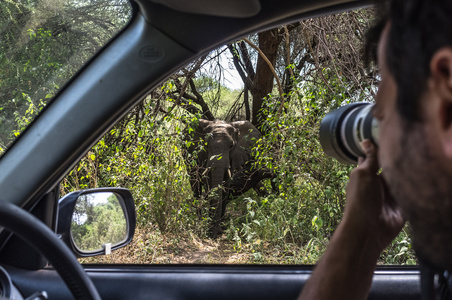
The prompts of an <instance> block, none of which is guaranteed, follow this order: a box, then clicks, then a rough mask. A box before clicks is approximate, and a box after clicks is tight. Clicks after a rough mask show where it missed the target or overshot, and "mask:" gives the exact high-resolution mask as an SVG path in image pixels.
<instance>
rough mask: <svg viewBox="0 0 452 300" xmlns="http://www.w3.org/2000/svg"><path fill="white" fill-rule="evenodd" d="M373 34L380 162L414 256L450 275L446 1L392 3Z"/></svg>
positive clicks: (451, 57) (451, 116)
mask: <svg viewBox="0 0 452 300" xmlns="http://www.w3.org/2000/svg"><path fill="white" fill-rule="evenodd" d="M383 12H384V14H383V16H382V18H381V21H380V22H379V23H378V24H377V26H376V27H375V29H374V30H372V31H371V34H370V39H369V42H368V45H372V44H374V45H375V40H376V38H377V39H378V41H379V42H378V47H377V57H378V63H379V66H380V72H381V83H380V87H379V91H378V95H377V100H376V102H377V104H376V107H375V117H376V118H377V119H378V120H379V123H380V140H379V144H380V145H379V159H380V164H381V166H382V168H383V176H384V177H385V179H386V181H387V183H388V185H389V188H390V191H391V193H392V195H393V196H394V198H395V199H396V201H397V202H398V203H399V205H400V206H401V207H402V209H403V212H404V214H405V216H406V218H407V220H408V221H410V223H411V226H412V230H413V239H414V245H415V248H416V250H417V252H418V254H419V255H420V257H421V258H422V257H427V258H428V260H430V262H431V263H433V264H435V265H438V266H441V267H446V268H449V269H452V255H451V253H452V18H450V16H451V15H452V1H451V0H442V1H440V0H393V1H391V2H389V3H388V7H387V9H385V10H383Z"/></svg>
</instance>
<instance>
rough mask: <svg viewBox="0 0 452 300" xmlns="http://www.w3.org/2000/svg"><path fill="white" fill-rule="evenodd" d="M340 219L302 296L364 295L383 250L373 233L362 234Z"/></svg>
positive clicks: (351, 297) (337, 296)
mask: <svg viewBox="0 0 452 300" xmlns="http://www.w3.org/2000/svg"><path fill="white" fill-rule="evenodd" d="M349 229H350V228H348V226H347V224H345V223H341V224H340V225H339V227H338V228H337V230H336V232H335V234H334V235H333V238H332V239H331V241H330V244H329V246H328V248H327V251H326V252H325V254H324V255H323V257H322V259H321V260H320V261H319V262H318V264H317V266H316V268H315V269H314V272H313V274H312V275H311V277H310V279H309V280H308V282H307V283H306V285H305V286H304V288H303V291H302V294H301V295H300V297H299V300H307V299H309V300H313V299H315V300H316V299H365V298H366V296H367V294H368V291H369V289H370V285H371V283H372V276H373V271H374V269H375V265H376V262H377V260H378V257H379V254H380V250H379V249H378V247H377V246H376V245H375V243H374V241H373V240H372V237H370V236H363V237H359V236H356V235H354V233H353V231H352V230H349Z"/></svg>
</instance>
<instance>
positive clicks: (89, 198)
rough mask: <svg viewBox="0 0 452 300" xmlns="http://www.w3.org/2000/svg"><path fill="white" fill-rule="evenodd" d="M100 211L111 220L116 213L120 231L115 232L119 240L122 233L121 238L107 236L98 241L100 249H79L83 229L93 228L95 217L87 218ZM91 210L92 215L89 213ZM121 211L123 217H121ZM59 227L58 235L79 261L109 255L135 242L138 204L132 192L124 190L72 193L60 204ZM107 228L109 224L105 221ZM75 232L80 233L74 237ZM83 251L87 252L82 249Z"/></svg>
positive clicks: (97, 247)
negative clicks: (136, 205)
mask: <svg viewBox="0 0 452 300" xmlns="http://www.w3.org/2000/svg"><path fill="white" fill-rule="evenodd" d="M113 196H114V197H113ZM115 203H117V204H115ZM107 204H108V205H107ZM87 206H88V208H87ZM96 207H97V208H96ZM93 208H94V209H93ZM101 209H103V210H104V212H105V213H102V212H101V213H102V214H103V215H104V216H105V217H106V218H109V217H111V213H114V216H115V218H116V219H117V220H118V223H121V224H120V225H118V226H119V229H116V236H117V235H118V232H120V234H121V235H122V236H121V238H117V237H106V236H104V237H103V238H104V239H105V240H104V241H99V243H98V246H97V245H96V246H94V247H92V246H86V245H85V244H83V245H80V243H81V242H80V240H81V239H80V231H82V230H81V227H83V226H84V225H87V226H90V225H92V224H91V223H89V222H91V221H92V218H93V217H94V215H92V216H89V215H88V214H90V213H92V212H93V211H94V210H96V211H97V214H99V210H101ZM88 210H89V211H90V212H87V211H88ZM121 211H122V212H123V214H121ZM108 215H110V216H108ZM122 216H123V217H124V219H123V220H122V219H121V218H122ZM107 220H108V219H107ZM57 224H58V225H57V234H58V235H59V236H60V237H61V240H62V241H63V242H64V243H65V244H66V245H67V246H68V247H69V248H70V249H71V250H72V252H73V253H74V254H75V255H76V256H77V257H90V256H96V255H102V254H108V253H109V252H110V251H112V250H115V249H119V248H121V247H124V246H126V245H127V244H129V243H130V242H131V241H132V239H133V235H134V233H135V226H136V212H135V203H134V200H133V197H132V194H131V193H130V191H129V190H128V189H124V188H97V189H89V190H82V191H76V192H72V193H69V194H67V195H66V196H64V197H63V198H61V199H60V200H59V201H58V223H57ZM105 224H109V223H106V222H105V221H104V225H105ZM96 225H97V226H98V225H99V224H95V226H96ZM109 225H110V224H109ZM108 227H111V226H108ZM121 227H122V228H121ZM74 229H75V231H77V232H78V233H77V232H76V233H74V232H73V230H74ZM109 239H113V241H108V240H109ZM84 247H86V248H87V249H81V248H84Z"/></svg>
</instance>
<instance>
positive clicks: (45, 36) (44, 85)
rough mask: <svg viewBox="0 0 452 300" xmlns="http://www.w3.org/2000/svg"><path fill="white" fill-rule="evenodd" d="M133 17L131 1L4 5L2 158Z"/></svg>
mask: <svg viewBox="0 0 452 300" xmlns="http://www.w3.org/2000/svg"><path fill="white" fill-rule="evenodd" d="M130 17H131V8H130V5H129V3H128V1H127V0H4V1H1V2H0V153H3V152H4V151H5V150H6V149H7V148H8V147H9V146H10V145H11V143H12V142H13V141H14V140H15V138H17V137H18V136H19V135H20V133H21V132H22V131H23V130H24V129H25V127H26V126H27V125H28V124H29V123H30V122H31V121H32V120H33V119H34V117H35V116H36V115H37V114H38V113H39V112H40V111H41V110H42V109H43V107H44V106H45V105H46V104H47V103H48V102H49V101H51V99H52V97H53V96H54V95H55V94H56V93H57V92H58V90H59V89H60V88H61V87H62V86H63V85H64V84H65V83H66V82H67V81H68V80H69V79H70V78H71V77H72V76H73V75H74V74H75V72H76V71H77V70H79V69H80V68H81V67H82V66H83V64H84V63H86V62H87V61H88V59H89V58H90V57H91V56H92V55H93V54H94V53H95V52H96V51H98V50H99V49H100V48H101V47H102V46H103V45H105V44H106V43H107V41H108V40H109V39H110V38H112V37H113V36H114V35H115V34H116V33H117V32H118V31H119V30H120V29H121V28H122V27H123V26H124V25H125V24H126V23H127V22H128V20H129V19H130Z"/></svg>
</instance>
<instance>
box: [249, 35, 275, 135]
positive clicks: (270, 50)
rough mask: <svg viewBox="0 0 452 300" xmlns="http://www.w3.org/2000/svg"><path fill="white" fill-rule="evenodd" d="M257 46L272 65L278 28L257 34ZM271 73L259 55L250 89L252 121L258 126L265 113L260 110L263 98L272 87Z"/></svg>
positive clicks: (273, 63) (272, 77)
mask: <svg viewBox="0 0 452 300" xmlns="http://www.w3.org/2000/svg"><path fill="white" fill-rule="evenodd" d="M258 37H259V48H260V49H261V50H262V52H263V53H264V54H265V56H266V57H267V58H268V60H269V61H270V62H271V64H272V65H273V66H274V65H275V63H276V58H277V54H278V46H279V44H280V42H281V39H280V38H279V35H278V29H272V30H268V31H264V32H260V33H259V34H258ZM273 79H274V76H273V73H272V71H271V69H270V67H269V66H268V64H267V62H265V60H264V59H263V58H262V57H261V56H260V55H259V57H258V59H257V65H256V77H255V78H254V81H253V84H252V88H251V90H250V92H251V95H252V96H253V110H252V123H253V125H254V126H256V127H257V128H259V126H260V125H261V124H262V121H263V120H265V118H266V115H265V113H263V112H262V106H263V100H264V98H265V97H267V95H268V94H270V93H271V92H272V89H273Z"/></svg>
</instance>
